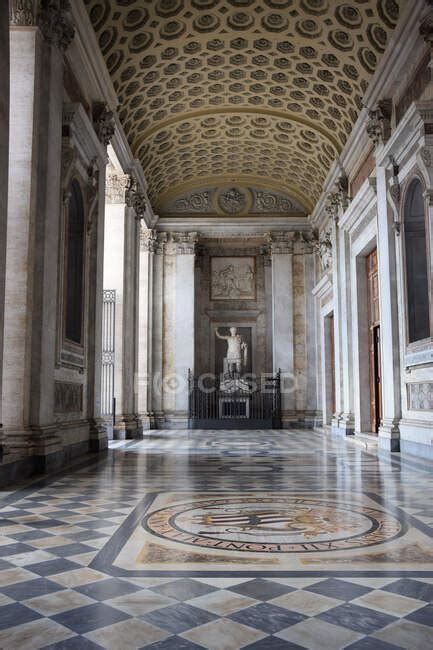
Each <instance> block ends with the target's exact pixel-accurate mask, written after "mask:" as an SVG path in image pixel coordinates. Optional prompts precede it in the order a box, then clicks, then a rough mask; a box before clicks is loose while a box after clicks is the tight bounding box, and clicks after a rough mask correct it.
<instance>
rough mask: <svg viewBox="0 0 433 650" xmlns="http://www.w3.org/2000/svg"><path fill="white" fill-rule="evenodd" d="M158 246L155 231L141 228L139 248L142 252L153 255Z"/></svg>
mask: <svg viewBox="0 0 433 650" xmlns="http://www.w3.org/2000/svg"><path fill="white" fill-rule="evenodd" d="M157 246H158V238H157V233H156V231H155V230H151V229H150V228H145V227H142V228H141V230H140V248H141V250H142V251H147V252H148V253H154V252H155V251H156V248H157Z"/></svg>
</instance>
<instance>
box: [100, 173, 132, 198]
mask: <svg viewBox="0 0 433 650" xmlns="http://www.w3.org/2000/svg"><path fill="white" fill-rule="evenodd" d="M128 183H129V176H128V175H127V174H118V173H116V172H113V173H110V174H108V176H107V181H106V184H105V200H106V202H107V203H110V204H119V203H120V204H121V203H126V201H125V192H126V188H127V187H128Z"/></svg>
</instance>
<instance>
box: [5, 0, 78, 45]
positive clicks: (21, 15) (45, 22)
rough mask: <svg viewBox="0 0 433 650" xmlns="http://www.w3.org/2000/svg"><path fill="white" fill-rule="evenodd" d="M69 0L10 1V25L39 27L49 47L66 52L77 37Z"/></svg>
mask: <svg viewBox="0 0 433 650" xmlns="http://www.w3.org/2000/svg"><path fill="white" fill-rule="evenodd" d="M70 11H71V3H70V1H69V0H10V1H9V23H10V24H11V25H12V26H13V27H30V26H32V25H33V26H39V28H40V30H41V32H42V35H43V37H44V39H45V40H46V41H47V43H48V44H49V45H56V46H57V47H58V48H59V49H60V50H62V51H63V52H64V51H66V50H67V49H68V47H69V45H70V44H71V43H72V40H73V38H74V36H75V29H74V27H73V24H72V20H71V15H70Z"/></svg>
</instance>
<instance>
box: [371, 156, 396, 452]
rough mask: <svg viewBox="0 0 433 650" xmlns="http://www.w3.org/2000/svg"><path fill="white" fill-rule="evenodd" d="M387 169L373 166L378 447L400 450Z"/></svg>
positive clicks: (393, 249) (393, 255) (392, 233)
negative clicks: (379, 399)
mask: <svg viewBox="0 0 433 650" xmlns="http://www.w3.org/2000/svg"><path fill="white" fill-rule="evenodd" d="M389 174H390V172H388V171H387V170H386V169H385V168H384V167H382V166H379V165H378V166H377V167H376V176H377V252H378V271H379V274H378V275H379V311H380V338H381V361H382V377H383V381H382V421H381V424H380V427H379V447H381V448H383V449H388V450H389V451H399V450H400V429H399V422H400V419H401V387H400V355H399V330H398V328H399V320H398V318H399V316H398V293H397V291H398V289H397V270H396V245H395V230H394V227H393V223H394V216H393V211H392V209H391V206H390V205H389V202H388V197H387V190H388V175H389Z"/></svg>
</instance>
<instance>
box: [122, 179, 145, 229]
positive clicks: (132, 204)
mask: <svg viewBox="0 0 433 650" xmlns="http://www.w3.org/2000/svg"><path fill="white" fill-rule="evenodd" d="M125 203H126V205H127V206H128V208H133V209H134V211H135V218H136V219H138V220H140V219H144V215H145V214H146V211H147V202H146V197H145V195H144V194H143V192H142V191H141V190H140V189H139V187H138V183H137V180H136V178H135V177H134V176H132V175H130V176H129V182H128V185H127V188H126V191H125Z"/></svg>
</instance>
